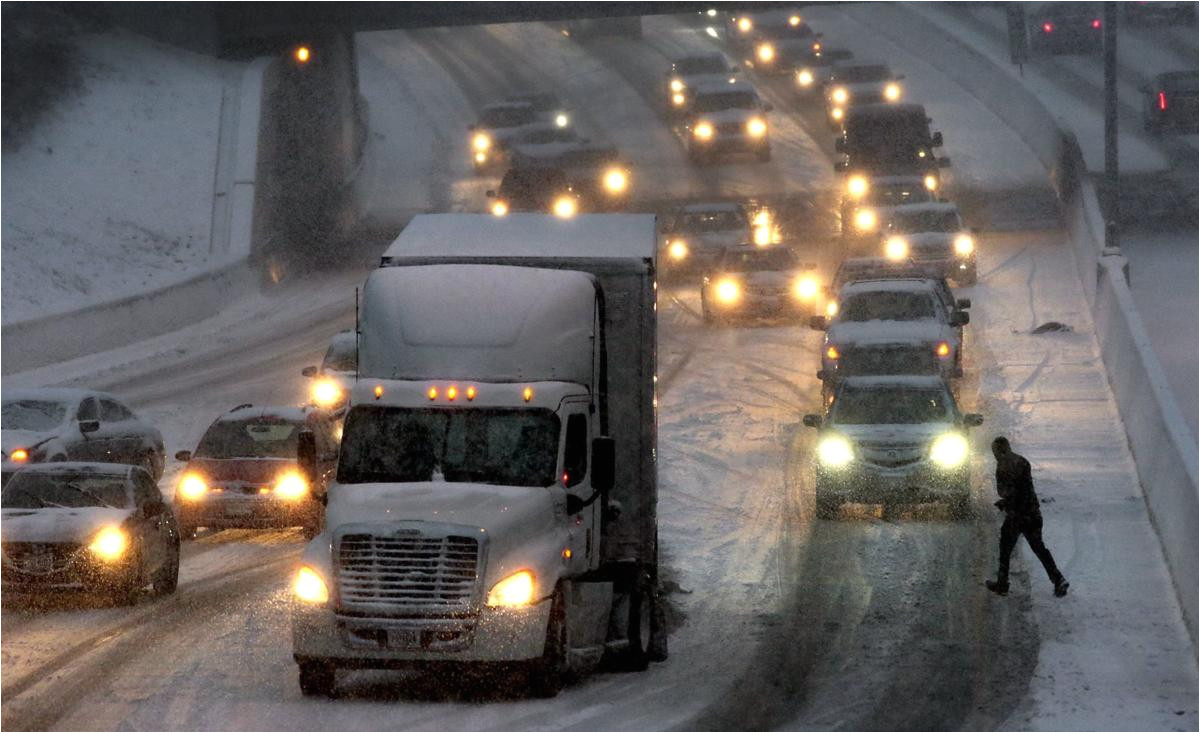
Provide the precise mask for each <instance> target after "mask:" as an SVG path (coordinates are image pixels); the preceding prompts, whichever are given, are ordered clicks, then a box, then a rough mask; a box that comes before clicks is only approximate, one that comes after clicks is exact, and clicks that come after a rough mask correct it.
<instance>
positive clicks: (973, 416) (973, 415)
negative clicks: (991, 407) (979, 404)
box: [963, 412, 983, 428]
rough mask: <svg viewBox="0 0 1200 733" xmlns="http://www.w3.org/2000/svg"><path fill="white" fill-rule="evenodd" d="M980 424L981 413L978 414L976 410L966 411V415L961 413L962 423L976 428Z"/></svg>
mask: <svg viewBox="0 0 1200 733" xmlns="http://www.w3.org/2000/svg"><path fill="white" fill-rule="evenodd" d="M982 424H983V415H980V414H979V413H978V412H968V413H967V414H966V415H963V425H966V426H967V427H969V428H977V427H979V426H980V425H982Z"/></svg>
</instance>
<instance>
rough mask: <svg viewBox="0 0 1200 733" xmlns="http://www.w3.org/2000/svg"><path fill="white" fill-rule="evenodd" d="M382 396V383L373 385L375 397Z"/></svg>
mask: <svg viewBox="0 0 1200 733" xmlns="http://www.w3.org/2000/svg"><path fill="white" fill-rule="evenodd" d="M382 396H383V385H382V384H377V385H375V399H379V398H380V397H382Z"/></svg>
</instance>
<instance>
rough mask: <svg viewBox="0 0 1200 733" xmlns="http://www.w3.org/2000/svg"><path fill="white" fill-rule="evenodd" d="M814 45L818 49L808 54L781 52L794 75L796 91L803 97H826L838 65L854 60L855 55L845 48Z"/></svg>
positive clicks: (784, 49) (822, 44)
mask: <svg viewBox="0 0 1200 733" xmlns="http://www.w3.org/2000/svg"><path fill="white" fill-rule="evenodd" d="M803 45H804V44H801V48H803ZM812 45H813V46H815V47H816V48H815V49H814V50H810V51H807V52H803V51H801V50H797V51H796V52H794V53H792V52H789V50H788V49H787V48H786V47H785V48H783V49H781V50H780V55H781V56H782V57H783V59H784V64H785V65H788V66H790V67H791V69H792V71H793V73H794V76H795V82H796V91H797V92H798V93H799V94H801V95H802V96H815V95H817V94H821V95H824V93H825V87H826V86H827V85H828V84H829V82H830V80H831V79H833V70H834V69H835V68H836V67H837V65H838V64H844V63H846V62H848V61H850V60H851V59H853V58H854V53H853V52H852V51H850V50H848V49H845V48H835V47H832V46H829V45H827V44H825V43H824V42H822V41H817V42H816V43H814V44H812Z"/></svg>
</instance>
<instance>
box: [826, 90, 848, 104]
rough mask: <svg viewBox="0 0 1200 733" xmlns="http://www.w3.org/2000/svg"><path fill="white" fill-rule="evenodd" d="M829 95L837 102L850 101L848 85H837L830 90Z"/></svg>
mask: <svg viewBox="0 0 1200 733" xmlns="http://www.w3.org/2000/svg"><path fill="white" fill-rule="evenodd" d="M829 97H830V99H832V100H833V101H834V102H836V103H837V104H845V103H846V102H849V101H850V92H849V91H848V90H847V89H846V87H837V88H835V89H834V90H833V91H832V92H830V95H829Z"/></svg>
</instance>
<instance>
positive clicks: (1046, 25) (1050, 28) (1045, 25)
mask: <svg viewBox="0 0 1200 733" xmlns="http://www.w3.org/2000/svg"><path fill="white" fill-rule="evenodd" d="M1042 30H1043V31H1045V32H1046V33H1053V32H1054V24H1053V23H1050V22H1046V23H1042Z"/></svg>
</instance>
